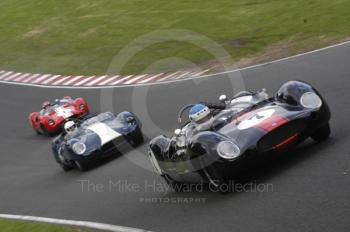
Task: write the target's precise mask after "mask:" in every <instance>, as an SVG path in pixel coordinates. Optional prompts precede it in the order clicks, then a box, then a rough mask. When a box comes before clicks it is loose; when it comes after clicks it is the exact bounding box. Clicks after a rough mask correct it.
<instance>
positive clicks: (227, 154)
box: [216, 141, 241, 159]
mask: <svg viewBox="0 0 350 232" xmlns="http://www.w3.org/2000/svg"><path fill="white" fill-rule="evenodd" d="M216 149H217V152H218V154H219V156H221V157H222V158H224V159H234V158H237V157H238V156H239V154H240V153H241V151H240V149H239V147H238V146H237V145H236V144H234V143H233V142H230V141H222V142H220V143H219V144H218V146H217V148H216Z"/></svg>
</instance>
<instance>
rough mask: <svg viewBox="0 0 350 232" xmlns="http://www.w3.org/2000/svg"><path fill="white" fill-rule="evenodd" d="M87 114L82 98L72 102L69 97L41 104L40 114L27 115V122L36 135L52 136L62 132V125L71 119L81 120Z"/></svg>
mask: <svg viewBox="0 0 350 232" xmlns="http://www.w3.org/2000/svg"><path fill="white" fill-rule="evenodd" d="M88 113H89V106H88V104H87V103H86V101H85V100H84V99H83V98H77V99H75V100H73V99H72V98H71V97H70V96H66V97H64V98H63V99H61V100H59V99H56V100H55V101H54V102H53V103H50V102H48V101H45V102H43V104H42V109H41V111H40V112H33V113H31V114H30V115H29V121H30V124H31V125H32V127H33V129H34V131H35V132H36V133H37V134H43V135H48V136H52V135H55V134H57V133H59V132H61V131H62V126H63V124H64V123H65V122H66V121H67V120H70V119H72V118H82V117H84V116H86V115H87V114H88Z"/></svg>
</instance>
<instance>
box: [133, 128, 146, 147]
mask: <svg viewBox="0 0 350 232" xmlns="http://www.w3.org/2000/svg"><path fill="white" fill-rule="evenodd" d="M143 141H144V137H143V134H142V133H141V132H140V133H139V134H138V135H137V136H136V137H135V138H134V139H133V140H132V141H131V143H130V144H131V146H132V147H138V146H140V145H141V144H142V143H143Z"/></svg>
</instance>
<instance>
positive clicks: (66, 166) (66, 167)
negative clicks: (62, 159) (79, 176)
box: [60, 163, 73, 172]
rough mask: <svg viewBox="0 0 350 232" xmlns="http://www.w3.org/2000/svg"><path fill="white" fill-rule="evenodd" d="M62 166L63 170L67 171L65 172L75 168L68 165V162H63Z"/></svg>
mask: <svg viewBox="0 0 350 232" xmlns="http://www.w3.org/2000/svg"><path fill="white" fill-rule="evenodd" d="M60 166H61V168H62V169H63V171H65V172H68V171H70V170H72V169H73V167H72V166H71V165H67V164H63V163H60Z"/></svg>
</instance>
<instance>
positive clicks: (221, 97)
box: [219, 94, 227, 102]
mask: <svg viewBox="0 0 350 232" xmlns="http://www.w3.org/2000/svg"><path fill="white" fill-rule="evenodd" d="M226 100H227V96H226V95H225V94H223V95H221V96H220V97H219V101H221V102H225V101H226Z"/></svg>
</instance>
